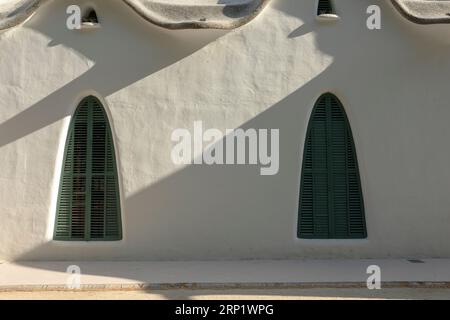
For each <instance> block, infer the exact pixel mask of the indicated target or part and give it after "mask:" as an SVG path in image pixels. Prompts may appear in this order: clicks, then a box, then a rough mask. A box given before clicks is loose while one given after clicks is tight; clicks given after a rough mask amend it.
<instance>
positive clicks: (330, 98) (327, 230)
mask: <svg viewBox="0 0 450 320" xmlns="http://www.w3.org/2000/svg"><path fill="white" fill-rule="evenodd" d="M298 237H299V238H306V239H308V238H309V239H348V238H366V237H367V233H366V225H365V218H364V203H363V196H362V190H361V182H360V177H359V170H358V164H357V158H356V150H355V146H354V142H353V136H352V132H351V128H350V124H349V122H348V119H347V116H346V114H345V111H344V109H343V107H342V105H341V103H340V101H339V100H338V99H337V97H335V96H334V95H332V94H325V95H323V96H321V97H320V98H319V100H318V101H317V103H316V105H315V106H314V109H313V112H312V114H311V119H310V122H309V125H308V130H307V136H306V139H305V147H304V154H303V165H302V175H301V183H300V195H299V219H298Z"/></svg>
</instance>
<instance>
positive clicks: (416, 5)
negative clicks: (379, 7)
mask: <svg viewBox="0 0 450 320" xmlns="http://www.w3.org/2000/svg"><path fill="white" fill-rule="evenodd" d="M391 1H392V3H393V5H394V7H395V8H396V9H397V10H398V11H399V12H400V13H401V14H402V15H403V16H404V17H405V18H407V19H408V20H410V21H411V22H414V23H418V24H442V23H450V1H448V0H391Z"/></svg>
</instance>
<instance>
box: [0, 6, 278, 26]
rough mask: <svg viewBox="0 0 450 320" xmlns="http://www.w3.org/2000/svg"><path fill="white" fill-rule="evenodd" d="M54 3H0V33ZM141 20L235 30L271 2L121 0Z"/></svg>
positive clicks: (167, 24)
mask: <svg viewBox="0 0 450 320" xmlns="http://www.w3.org/2000/svg"><path fill="white" fill-rule="evenodd" d="M49 1H55V0H4V1H3V2H0V30H5V29H9V28H12V27H15V26H17V25H19V24H21V23H22V22H24V21H25V20H26V19H28V18H29V17H30V16H31V15H33V14H34V13H35V12H36V11H37V10H38V9H39V7H41V6H42V5H43V4H44V3H46V2H49ZM122 1H124V2H125V3H126V4H127V5H128V6H130V7H131V8H132V9H133V10H134V11H135V12H136V13H137V14H139V15H140V16H141V17H142V18H144V19H145V20H147V21H148V22H151V23H153V24H155V25H157V26H160V27H162V28H166V29H200V28H202V29H234V28H238V27H240V26H242V25H244V24H246V23H248V22H249V21H251V20H252V19H254V18H255V17H256V16H257V15H258V14H259V13H260V12H261V11H262V10H263V9H264V8H265V6H266V5H267V3H269V1H270V0H222V1H221V3H217V2H218V1H217V0H122Z"/></svg>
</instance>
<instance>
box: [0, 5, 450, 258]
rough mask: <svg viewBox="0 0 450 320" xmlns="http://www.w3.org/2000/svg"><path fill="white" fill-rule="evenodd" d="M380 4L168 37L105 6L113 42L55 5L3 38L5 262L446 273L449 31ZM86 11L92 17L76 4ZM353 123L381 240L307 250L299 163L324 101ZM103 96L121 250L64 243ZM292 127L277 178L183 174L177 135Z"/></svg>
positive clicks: (121, 9)
mask: <svg viewBox="0 0 450 320" xmlns="http://www.w3.org/2000/svg"><path fill="white" fill-rule="evenodd" d="M378 2H379V5H380V6H381V8H382V29H381V30H377V31H370V30H368V29H367V28H366V27H365V25H366V24H365V23H366V18H367V15H366V13H365V12H366V8H367V7H368V6H369V5H370V4H372V3H373V1H369V0H358V1H356V0H339V1H337V3H336V5H337V10H338V13H339V14H340V16H341V20H340V21H339V22H331V23H320V22H317V21H316V20H315V9H316V8H315V6H316V1H313V0H310V1H298V0H273V2H272V3H271V4H270V5H269V6H268V8H266V9H265V11H264V12H263V13H262V14H261V15H260V16H259V17H258V18H257V19H256V20H254V21H253V22H251V23H250V24H248V25H246V26H244V27H242V28H239V29H236V30H233V31H229V32H226V31H213V30H186V31H168V30H164V29H160V28H158V27H155V26H153V25H151V24H149V23H147V22H145V21H143V20H142V19H141V18H139V17H138V16H137V15H136V14H135V13H134V12H133V11H132V10H130V9H129V8H128V7H127V6H126V5H124V4H123V3H122V2H121V1H113V0H109V1H92V3H93V4H95V6H96V7H97V9H98V14H99V17H100V20H101V25H102V27H101V28H100V29H98V30H91V31H89V32H87V31H69V30H67V29H66V28H65V19H66V14H65V9H66V7H67V6H68V5H69V4H71V1H66V0H60V1H53V2H51V3H49V4H47V5H45V6H43V7H42V8H41V10H40V11H39V12H38V13H37V14H36V15H35V16H33V17H32V18H31V19H30V20H29V21H27V22H26V23H25V24H24V25H23V26H20V27H18V28H15V29H12V30H8V31H6V32H3V33H1V34H0V164H1V170H0V259H7V260H12V259H19V260H48V259H54V260H65V259H69V260H75V259H98V260H109V259H120V260H194V259H195V260H198V259H201V260H208V259H253V258H318V257H330V258H332V257H364V258H380V257H450V242H449V241H448V234H449V231H450V166H449V164H450V126H449V125H448V119H450V104H449V102H448V99H446V96H447V93H448V74H449V72H450V59H449V56H450V46H449V43H448V41H446V40H444V39H445V38H448V35H449V32H446V31H444V29H443V27H442V26H417V25H413V24H412V23H410V22H408V21H406V20H405V19H404V18H402V17H401V16H400V15H399V14H398V13H397V12H395V11H394V9H393V8H392V6H391V5H390V4H389V2H388V1H378ZM80 3H83V1H80ZM327 91H331V92H333V93H335V94H336V95H337V96H338V97H339V98H340V99H341V101H342V102H343V104H344V107H345V109H346V112H347V114H348V117H349V120H350V123H351V126H352V130H353V134H354V139H355V144H356V148H357V153H358V160H359V167H360V173H361V179H362V187H363V193H364V200H365V209H366V220H367V230H368V239H366V240H341V241H337V240H320V241H318V240H299V239H297V238H296V228H297V207H298V191H299V176H300V164H301V158H302V152H303V142H304V138H305V133H306V126H307V123H308V120H309V115H310V112H311V110H312V108H313V105H314V102H315V100H316V99H317V98H318V97H319V96H320V95H321V94H322V93H324V92H327ZM88 94H95V95H97V96H98V97H100V98H101V99H102V100H103V101H104V103H105V108H106V109H107V112H108V114H109V116H110V121H111V125H112V127H113V131H114V135H115V146H116V149H117V150H116V151H117V157H118V168H119V178H120V186H121V197H122V199H121V200H122V215H123V217H122V219H123V233H124V239H123V241H120V242H110V243H86V242H76V243H61V242H54V241H52V239H51V238H52V237H51V236H52V233H53V229H52V228H53V221H54V217H55V203H56V197H57V188H58V183H59V174H60V166H61V158H62V153H63V149H64V142H65V135H66V133H67V125H68V121H69V120H70V116H71V114H72V112H73V111H74V109H75V107H76V105H77V103H78V102H79V101H80V100H81V99H82V98H83V97H84V96H86V95H88ZM196 120H203V121H204V124H205V126H206V127H208V128H218V129H221V130H223V131H224V130H225V129H226V128H237V127H243V128H277V129H280V171H279V173H278V175H275V176H261V175H260V174H259V167H257V166H198V165H195V166H186V167H179V166H176V165H174V164H173V163H172V161H171V159H170V153H171V150H172V147H173V145H174V144H173V143H172V142H171V140H170V137H171V133H172V131H173V130H174V129H176V128H190V129H192V127H193V123H194V121H196Z"/></svg>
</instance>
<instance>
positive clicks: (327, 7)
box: [317, 0, 334, 16]
mask: <svg viewBox="0 0 450 320" xmlns="http://www.w3.org/2000/svg"><path fill="white" fill-rule="evenodd" d="M333 13H334V9H333V4H332V3H331V0H319V5H318V7H317V15H318V16H320V15H321V14H333Z"/></svg>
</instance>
